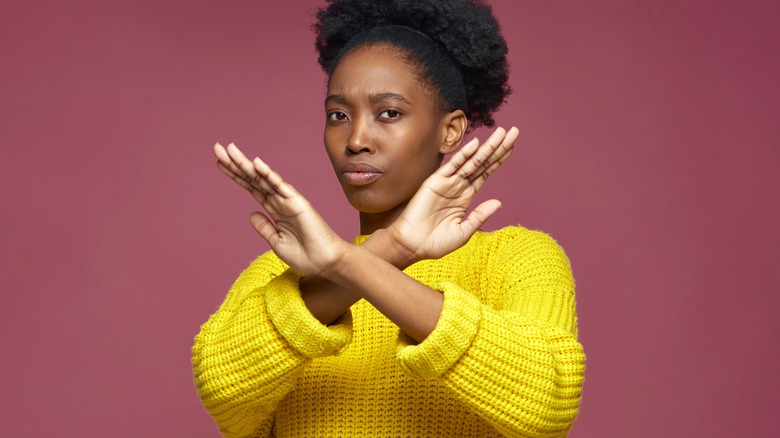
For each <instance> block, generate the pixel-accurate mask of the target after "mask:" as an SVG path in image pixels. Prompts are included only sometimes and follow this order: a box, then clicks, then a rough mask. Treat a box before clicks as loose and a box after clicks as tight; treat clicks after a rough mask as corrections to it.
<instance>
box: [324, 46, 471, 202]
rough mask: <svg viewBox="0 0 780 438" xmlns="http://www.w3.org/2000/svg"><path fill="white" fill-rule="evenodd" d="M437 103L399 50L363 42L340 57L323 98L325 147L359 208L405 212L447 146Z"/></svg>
mask: <svg viewBox="0 0 780 438" xmlns="http://www.w3.org/2000/svg"><path fill="white" fill-rule="evenodd" d="M436 103H437V99H436V97H435V96H434V95H433V93H432V91H431V90H430V89H429V88H426V85H425V84H423V83H421V82H420V81H419V80H418V79H417V78H416V75H415V70H414V68H413V67H412V66H410V65H409V64H408V63H407V62H406V61H405V60H404V58H403V57H402V55H401V52H399V51H398V49H394V48H392V47H387V46H369V47H365V48H357V49H354V50H352V51H351V52H349V53H347V54H346V55H345V56H344V57H343V58H342V59H341V61H340V62H339V64H338V65H337V66H336V69H335V70H334V71H333V73H332V74H331V77H330V82H329V84H328V96H327V98H326V99H325V110H326V114H327V121H326V124H325V147H326V149H327V151H328V156H329V157H330V161H331V163H332V164H333V169H334V170H335V171H336V175H337V177H338V178H339V182H340V183H341V187H342V188H343V189H344V193H345V194H346V196H347V199H348V200H349V202H350V204H352V206H353V207H354V208H356V209H357V210H359V211H360V212H363V213H385V212H388V213H393V212H396V213H397V214H400V211H402V210H403V208H404V206H405V205H406V203H407V202H408V201H409V200H410V199H411V197H412V196H413V195H414V194H415V192H416V191H417V189H418V188H419V187H420V185H421V184H422V182H423V181H424V180H425V179H426V178H427V177H428V176H430V175H431V173H433V172H434V171H435V170H436V169H437V168H438V167H439V165H440V164H441V159H442V157H443V155H442V152H449V150H446V148H445V145H444V143H445V138H446V137H447V123H446V117H443V116H442V114H441V113H440V111H439V108H438V106H437V104H436ZM456 147H457V146H456Z"/></svg>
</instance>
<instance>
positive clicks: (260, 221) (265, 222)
mask: <svg viewBox="0 0 780 438" xmlns="http://www.w3.org/2000/svg"><path fill="white" fill-rule="evenodd" d="M249 223H250V224H252V227H253V228H254V229H255V231H257V234H259V235H260V237H262V238H263V239H265V241H266V242H268V244H269V245H271V247H272V248H273V241H275V240H276V238H277V234H278V233H279V230H277V229H276V227H275V226H274V223H273V222H272V221H271V219H268V216H266V215H264V214H263V213H260V212H259V211H255V212H253V213H252V214H250V215H249Z"/></svg>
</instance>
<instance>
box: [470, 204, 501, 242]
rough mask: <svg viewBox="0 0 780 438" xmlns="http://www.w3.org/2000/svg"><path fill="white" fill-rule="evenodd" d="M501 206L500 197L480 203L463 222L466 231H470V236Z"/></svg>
mask: <svg viewBox="0 0 780 438" xmlns="http://www.w3.org/2000/svg"><path fill="white" fill-rule="evenodd" d="M499 208H501V201H499V200H498V199H490V200H488V201H485V202H483V203H481V204H479V205H478V206H477V208H475V209H474V210H472V211H471V213H469V215H468V217H466V219H464V220H463V222H461V226H462V227H463V231H464V233H468V235H469V236H470V235H472V234H474V233H475V232H476V231H477V230H478V229H479V228H480V227H481V226H482V225H483V224H484V223H485V222H487V220H488V219H490V216H493V214H494V213H495V212H497V211H498V209H499Z"/></svg>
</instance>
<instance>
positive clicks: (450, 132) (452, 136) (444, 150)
mask: <svg viewBox="0 0 780 438" xmlns="http://www.w3.org/2000/svg"><path fill="white" fill-rule="evenodd" d="M442 122H443V126H444V129H445V131H444V140H443V141H442V143H441V147H439V153H441V154H442V155H447V154H451V153H452V152H455V151H456V150H457V149H458V148H459V147H460V144H461V142H463V136H464V135H465V134H466V128H467V127H468V126H469V121H468V120H466V113H464V112H463V111H462V110H455V111H451V112H448V113H447V114H445V115H444V118H443V120H442Z"/></svg>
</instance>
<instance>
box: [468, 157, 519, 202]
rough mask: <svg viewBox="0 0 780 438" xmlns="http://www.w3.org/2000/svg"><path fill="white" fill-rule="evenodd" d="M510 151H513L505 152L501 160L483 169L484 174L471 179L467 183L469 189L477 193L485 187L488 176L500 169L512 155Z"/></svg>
mask: <svg viewBox="0 0 780 438" xmlns="http://www.w3.org/2000/svg"><path fill="white" fill-rule="evenodd" d="M512 150H513V149H510V150H509V152H507V153H506V154H504V155H503V156H502V157H501V159H499V160H498V161H496V162H494V163H493V164H491V166H490V167H488V168H487V169H485V171H484V172H482V173H481V174H479V175H477V176H475V177H473V178H472V179H471V181H469V184H471V187H472V188H473V189H474V191H475V192H478V191H479V190H480V189H481V188H482V186H483V185H485V182H486V181H487V179H488V178H489V177H490V175H492V174H493V173H495V171H496V170H498V168H499V167H501V166H502V165H503V164H504V163H505V162H506V161H507V160H508V159H509V157H510V156H511V155H512Z"/></svg>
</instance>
